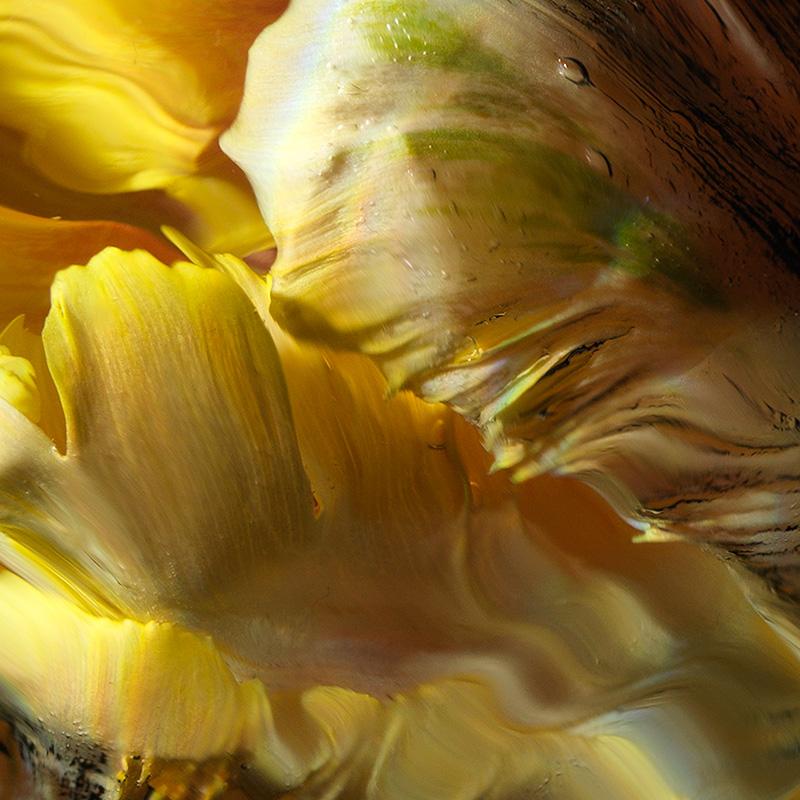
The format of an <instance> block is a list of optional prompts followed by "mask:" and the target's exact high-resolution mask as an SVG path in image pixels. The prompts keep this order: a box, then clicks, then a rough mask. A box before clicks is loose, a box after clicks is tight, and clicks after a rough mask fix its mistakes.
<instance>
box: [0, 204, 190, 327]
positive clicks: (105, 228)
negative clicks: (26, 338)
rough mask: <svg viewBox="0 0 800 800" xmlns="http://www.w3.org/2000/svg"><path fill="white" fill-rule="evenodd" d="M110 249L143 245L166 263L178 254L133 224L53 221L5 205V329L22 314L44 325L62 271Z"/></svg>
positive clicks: (1, 220) (0, 268) (1, 313)
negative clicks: (52, 290)
mask: <svg viewBox="0 0 800 800" xmlns="http://www.w3.org/2000/svg"><path fill="white" fill-rule="evenodd" d="M108 246H115V247H121V248H124V249H132V248H134V247H142V248H145V249H147V250H149V251H150V252H151V253H153V254H154V255H155V256H156V257H158V258H161V259H162V260H164V261H171V260H173V259H174V258H175V257H176V256H177V252H176V251H175V250H173V249H172V248H170V247H169V245H168V244H167V243H166V242H165V241H164V240H163V239H161V238H160V237H156V236H154V235H153V234H152V233H150V232H148V231H144V230H142V229H140V228H134V227H132V226H130V225H123V224H120V223H117V222H108V221H99V220H94V221H67V220H61V219H47V218H42V217H39V216H34V215H31V214H25V213H21V212H19V211H15V210H12V209H10V208H3V207H1V206H0V326H5V325H7V324H8V323H10V322H11V321H12V320H13V319H14V318H15V317H17V316H19V315H20V314H24V315H25V317H26V319H27V320H28V323H29V324H30V325H32V326H35V327H38V326H40V325H41V323H42V322H43V321H44V317H45V314H46V313H47V310H48V308H49V307H50V285H51V283H52V282H53V277H54V276H55V274H56V272H58V270H60V269H63V268H64V267H68V266H70V265H71V264H83V263H86V262H87V261H88V260H89V259H90V258H91V257H92V256H94V255H96V254H97V253H99V252H100V251H101V250H102V249H103V248H104V247H108Z"/></svg>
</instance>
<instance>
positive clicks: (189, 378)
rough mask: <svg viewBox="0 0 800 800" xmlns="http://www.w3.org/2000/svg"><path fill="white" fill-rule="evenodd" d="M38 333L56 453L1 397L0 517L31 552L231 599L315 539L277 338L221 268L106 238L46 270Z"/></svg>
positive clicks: (71, 566) (91, 570) (77, 568)
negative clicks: (60, 431)
mask: <svg viewBox="0 0 800 800" xmlns="http://www.w3.org/2000/svg"><path fill="white" fill-rule="evenodd" d="M44 346H45V350H46V353H47V361H48V364H49V366H50V370H51V372H52V375H53V378H54V381H55V384H56V386H57V388H58V391H59V393H60V396H61V401H62V405H63V408H64V414H65V417H66V431H67V451H66V455H65V456H63V457H62V456H60V455H59V454H58V453H57V451H55V449H54V448H52V446H51V444H50V443H49V442H47V441H46V440H45V437H44V436H43V435H42V434H41V433H40V432H39V431H35V430H30V429H28V428H27V427H26V426H25V425H23V424H22V422H23V421H22V420H21V418H19V416H17V417H16V418H15V417H14V415H13V413H12V412H11V410H9V411H8V412H7V414H6V419H5V423H4V424H5V428H6V433H4V435H3V438H2V442H3V445H2V446H3V448H4V449H5V452H3V453H2V456H3V458H2V459H0V460H2V461H4V462H5V463H6V465H7V466H6V469H5V470H4V472H3V490H4V492H5V493H6V495H7V496H8V497H9V500H8V501H7V502H6V503H5V504H4V506H3V513H4V518H5V522H4V527H6V528H7V529H8V528H10V537H11V539H12V540H13V541H15V542H17V543H20V544H22V545H24V546H25V547H26V548H27V549H28V550H31V551H32V552H33V553H34V554H38V560H39V561H40V562H41V561H44V562H48V561H53V562H55V564H56V567H55V569H56V572H58V571H59V570H62V569H63V571H64V572H65V574H66V575H67V576H68V577H72V576H75V577H76V581H77V584H78V587H77V588H78V589H79V588H80V583H81V580H82V579H81V577H80V575H81V574H82V573H86V574H91V575H93V576H94V583H95V584H96V582H97V581H98V580H99V582H100V583H101V584H102V585H104V586H105V589H104V590H103V592H102V594H103V595H104V598H105V599H106V600H108V598H114V599H115V600H116V601H118V602H119V603H121V604H122V605H123V606H124V607H126V608H128V609H132V610H133V611H134V612H135V613H136V614H137V615H138V616H141V615H142V614H145V613H151V612H152V613H158V610H159V609H161V610H162V611H163V610H164V609H171V610H172V611H171V613H173V614H174V613H180V612H185V611H186V610H187V609H194V610H195V611H197V610H198V609H201V608H203V609H216V608H219V607H220V606H222V607H223V608H229V607H230V604H231V603H232V602H233V600H232V599H231V597H232V592H233V588H234V587H235V588H236V592H237V593H238V594H240V595H242V594H244V593H245V592H246V591H247V588H248V587H249V586H256V585H259V583H260V582H262V581H264V580H265V579H266V578H265V573H266V572H268V570H269V569H270V568H271V567H273V566H274V565H275V563H277V562H279V561H280V560H281V559H282V558H284V559H285V558H286V557H287V554H289V553H291V552H292V551H293V548H297V547H298V546H299V545H300V544H301V543H302V542H303V541H304V540H305V539H306V538H307V536H308V535H309V523H310V521H311V519H312V517H311V511H312V497H311V491H310V488H309V487H308V484H307V481H306V479H305V476H304V474H303V471H302V466H301V463H300V456H299V453H298V451H297V444H296V440H295V435H294V430H293V426H292V423H291V417H290V411H289V405H288V399H287V397H286V390H285V388H284V385H283V377H282V374H281V371H280V365H279V363H278V360H277V354H276V353H275V350H274V346H273V345H272V342H271V340H270V338H269V335H268V334H267V333H266V332H265V331H264V329H263V326H262V325H261V322H260V321H259V320H258V318H257V316H256V315H255V313H254V312H253V310H252V306H251V305H250V304H249V302H248V301H247V299H246V297H244V295H242V293H241V292H240V291H239V289H238V288H237V287H236V285H235V284H234V283H233V282H232V281H231V280H230V279H228V278H227V277H225V276H224V275H221V274H220V273H219V272H216V271H211V270H203V269H200V268H197V267H195V266H192V265H185V264H184V265H180V266H177V267H175V268H174V269H170V268H167V267H165V266H164V265H162V264H160V263H159V262H158V261H157V260H156V259H155V258H153V257H152V256H150V255H149V254H147V253H145V252H143V251H134V252H132V253H123V252H122V251H119V250H115V249H108V250H105V251H104V252H103V253H101V254H100V255H99V256H97V257H96V258H94V259H92V261H90V263H89V265H88V266H87V267H73V268H71V269H69V270H67V271H65V272H62V273H60V274H59V275H58V277H57V278H56V281H55V284H54V288H53V308H52V310H51V312H50V314H49V315H48V319H47V322H46V324H45V329H44ZM31 486H33V487H35V488H33V489H31ZM51 551H54V552H55V553H56V554H58V553H60V554H61V555H60V557H58V558H53V553H52V552H51ZM223 576H224V579H223ZM90 583H91V582H90ZM226 596H227V598H228V599H227V600H226V599H225V597H226Z"/></svg>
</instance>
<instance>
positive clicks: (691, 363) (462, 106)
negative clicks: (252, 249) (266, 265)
mask: <svg viewBox="0 0 800 800" xmlns="http://www.w3.org/2000/svg"><path fill="white" fill-rule="evenodd" d="M685 5H686V6H687V10H686V13H687V15H688V17H689V18H690V19H691V24H692V25H693V26H695V28H696V30H697V31H700V32H703V33H709V35H713V36H717V33H716V28H715V29H714V30H715V32H714V33H713V34H711V33H710V32H709V31H708V28H709V26H710V25H711V26H714V25H716V23H714V22H712V21H711V18H710V17H708V18H706V16H704V15H703V14H699V13H697V12H696V10H695V9H694V6H693V4H691V3H688V4H685ZM496 11H497V10H496V9H495V8H494V6H493V5H492V4H491V3H481V2H476V3H463V2H461V0H435V2H424V3H423V2H408V3H402V4H398V3H396V2H393V1H392V0H379V2H363V0H348V1H347V2H344V3H340V4H338V5H336V7H335V8H333V7H332V6H331V5H330V4H329V3H327V2H322V1H321V0H297V2H295V3H293V4H292V6H291V8H290V9H289V11H288V12H287V13H286V15H284V17H283V18H282V19H281V20H279V21H278V22H277V23H276V24H275V25H274V26H271V27H269V28H267V29H266V30H265V31H264V33H263V34H262V35H261V37H260V38H259V40H258V41H257V42H256V44H255V45H254V47H253V50H252V54H251V61H250V65H249V69H248V76H247V83H246V90H245V97H244V100H243V104H242V108H241V111H240V115H239V118H238V119H237V121H236V122H235V124H234V125H233V127H232V128H231V129H230V131H228V132H227V133H226V134H225V136H224V137H223V139H222V146H223V148H224V149H225V150H226V152H228V153H230V154H231V156H232V157H233V158H234V159H235V160H236V161H237V162H238V163H239V164H241V165H242V167H243V169H244V170H245V172H246V173H247V174H248V176H249V177H250V179H251V181H252V183H253V185H254V187H255V190H256V193H257V195H258V197H259V201H260V204H261V207H262V208H263V209H264V212H265V216H266V220H267V223H268V225H269V226H270V229H271V230H272V232H273V234H274V235H275V238H276V242H277V248H278V259H277V261H276V262H275V265H274V266H273V269H272V274H273V276H274V284H273V304H272V313H273V315H274V316H275V318H276V320H278V322H279V323H280V324H281V325H282V326H284V327H286V328H287V329H288V330H289V331H290V332H291V333H292V334H293V335H296V336H299V337H303V338H308V339H313V340H315V341H317V342H324V343H326V344H328V345H333V346H336V347H341V348H346V349H351V350H358V351H360V352H362V353H366V354H368V355H370V356H371V357H373V358H374V359H375V360H376V362H377V363H378V364H379V365H380V367H381V369H382V370H383V372H384V374H385V375H386V377H387V378H388V380H389V382H390V384H391V385H392V386H393V387H394V388H398V387H405V388H410V389H412V390H413V391H414V392H416V393H417V394H419V395H420V396H422V397H424V398H425V399H427V400H429V401H437V402H445V403H448V404H449V405H451V406H452V407H453V408H455V409H456V410H457V411H459V412H460V413H461V414H463V415H464V416H465V417H466V418H467V419H469V420H470V421H472V422H474V423H475V424H477V425H478V426H479V427H480V428H481V430H482V432H483V435H484V439H485V441H486V444H487V446H488V447H489V448H490V449H491V450H492V451H493V453H494V456H495V463H496V467H497V468H508V469H513V470H514V476H515V478H516V479H517V480H525V479H527V478H530V477H531V476H534V475H537V474H540V473H542V472H547V471H552V472H558V473H569V474H573V475H577V476H579V477H581V478H582V479H584V480H587V481H589V482H590V483H591V484H593V485H594V486H595V487H597V488H599V489H600V490H601V491H602V492H603V493H604V495H605V496H606V497H607V498H608V499H609V500H610V501H612V502H613V504H614V505H615V506H616V507H617V508H618V510H619V511H620V513H622V514H623V515H624V516H625V517H626V518H629V519H633V520H635V521H636V523H637V524H638V525H639V526H641V527H642V528H643V529H644V530H646V531H648V532H649V534H650V535H651V536H657V535H662V536H663V535H672V536H676V535H678V536H688V537H692V538H695V539H698V540H700V541H702V542H714V543H715V544H719V545H721V546H723V547H725V548H727V549H728V550H729V551H731V552H733V553H735V554H736V555H737V556H740V557H742V558H743V559H745V560H746V561H747V562H748V563H749V565H750V566H751V567H752V568H753V569H754V570H756V571H758V572H760V573H763V574H765V575H766V576H767V577H768V579H769V580H770V581H771V583H772V584H773V585H774V586H775V587H776V588H778V589H779V590H781V591H782V592H784V593H786V594H790V595H794V596H796V597H800V556H799V555H798V554H797V553H795V552H794V549H793V547H792V546H791V545H790V544H789V542H788V541H787V538H791V537H792V536H793V535H794V533H796V531H797V526H798V524H800V515H799V514H798V509H797V505H796V502H795V498H796V493H797V490H798V486H800V472H798V465H800V425H798V424H796V423H797V420H799V419H800V401H798V399H797V398H798V397H799V396H800V386H799V385H798V380H799V378H800V374H799V373H798V370H797V369H796V368H794V367H793V366H792V365H793V364H795V363H797V360H798V358H800V325H798V317H797V314H796V305H797V297H798V296H800V295H798V291H800V289H799V288H798V281H797V278H796V275H793V274H792V270H794V269H795V261H796V258H795V257H794V255H793V254H794V252H795V251H794V250H793V248H794V247H795V246H796V239H797V237H796V236H794V235H790V234H789V233H788V231H790V230H793V227H792V226H793V224H794V223H793V222H792V215H793V212H791V211H788V210H787V209H796V208H797V206H796V204H797V197H796V193H792V192H791V191H790V189H789V188H788V187H789V186H791V180H790V176H789V175H788V172H787V170H786V166H785V165H786V163H787V162H786V161H785V159H784V156H783V155H782V153H783V152H784V148H791V147H793V145H791V144H790V142H791V141H792V136H791V130H792V126H793V125H795V127H796V116H797V115H796V113H794V112H791V113H789V114H788V115H787V114H786V113H785V112H784V111H783V107H780V108H779V107H778V104H777V101H776V99H775V98H773V97H772V96H771V99H770V101H769V106H768V107H769V108H770V109H773V110H774V111H775V117H776V126H777V128H778V129H779V130H780V131H781V132H782V136H783V138H781V137H780V136H779V137H778V138H777V139H776V140H775V141H770V142H768V141H766V140H764V138H763V135H762V133H760V132H759V130H757V129H759V128H761V129H765V130H766V129H770V130H771V125H772V115H771V114H770V115H767V112H764V117H763V119H762V123H763V124H758V125H756V124H753V120H754V119H755V117H754V115H753V114H752V113H749V114H748V113H745V109H743V108H742V102H743V101H742V95H741V92H740V91H738V90H736V91H733V90H731V89H730V87H727V88H725V89H722V88H720V92H722V94H723V95H724V96H725V98H726V102H725V103H722V104H720V103H717V102H715V103H714V104H713V105H714V106H715V108H716V109H717V110H716V111H715V114H718V115H719V118H718V119H717V124H718V125H719V128H718V129H719V130H725V131H735V132H736V133H735V135H734V134H731V136H732V137H733V139H736V140H739V139H738V137H741V140H742V141H748V142H749V141H757V142H758V143H759V144H758V146H754V149H753V152H752V153H750V152H749V151H748V155H747V156H746V157H745V156H743V155H742V152H740V151H737V150H736V149H735V148H733V146H732V145H731V144H730V141H732V140H731V138H730V137H729V136H728V135H726V136H725V137H721V139H724V141H722V140H721V141H719V142H718V143H717V142H715V144H714V146H711V145H709V144H708V142H706V141H705V140H703V141H700V139H701V138H702V137H697V138H694V137H692V138H689V139H687V137H688V136H690V134H688V133H687V128H686V120H687V119H688V120H690V124H689V128H692V126H693V125H694V126H696V129H697V130H700V129H701V128H702V127H703V126H705V125H706V124H707V116H706V113H707V109H708V103H707V102H706V99H705V98H706V96H707V91H708V86H707V85H706V84H705V83H703V82H698V80H697V75H700V74H706V72H705V71H704V70H707V71H708V73H709V74H717V73H718V72H719V71H721V70H722V71H724V70H723V68H722V67H721V66H720V64H719V63H718V62H713V61H710V60H709V59H711V53H712V52H713V53H716V51H715V50H714V49H713V48H707V47H704V46H703V47H700V48H695V47H693V46H692V45H689V44H687V43H686V42H685V41H684V39H683V38H681V39H680V41H677V40H676V39H675V37H676V35H677V34H676V32H675V28H674V26H672V25H667V24H664V22H663V18H661V17H657V18H654V19H651V18H650V16H649V15H641V14H639V13H638V12H636V11H635V10H634V7H633V5H628V6H626V7H625V9H624V10H620V11H619V18H617V17H614V18H613V19H612V18H610V17H609V18H608V19H607V27H606V26H603V25H600V26H599V27H598V24H599V23H597V22H596V21H590V20H588V19H587V18H586V16H584V10H582V9H581V8H580V7H578V8H577V10H576V11H575V14H576V19H578V20H579V21H580V22H579V23H574V20H573V18H572V17H569V16H567V14H566V12H553V14H544V13H541V12H540V11H539V10H537V9H533V8H531V7H530V5H529V4H524V3H523V4H517V5H513V4H507V5H504V6H503V11H502V13H499V12H497V13H496ZM598 13H599V12H598ZM603 13H605V12H603ZM608 13H609V14H610V13H611V12H610V11H609V12H608ZM731 14H732V17H733V18H734V19H737V20H738V23H737V26H738V28H737V29H740V30H745V29H749V28H750V26H751V24H752V28H753V29H756V30H760V29H761V27H760V26H761V23H760V22H758V21H757V20H753V19H752V17H753V15H752V13H751V12H750V11H748V10H747V9H744V8H743V9H741V10H737V11H736V12H733V11H732V12H731ZM576 24H578V25H579V26H584V27H578V28H577V29H576V27H575V25H576ZM576 30H585V31H586V35H585V41H584V40H583V39H582V38H581V37H580V36H579V35H576ZM631 30H635V31H636V32H637V34H636V38H637V41H647V42H648V43H651V44H652V46H651V44H648V46H647V47H627V46H620V47H617V46H616V45H617V44H619V43H620V42H621V43H622V45H625V43H626V41H627V40H626V38H625V37H626V35H627V33H626V32H627V31H631ZM761 33H762V34H763V36H764V39H765V41H767V42H768V43H769V47H768V50H769V52H770V53H771V54H774V55H775V58H776V63H782V61H783V58H784V56H782V55H781V52H780V51H781V48H780V47H777V46H775V47H773V45H774V44H775V42H774V41H772V37H773V34H771V33H769V32H767V31H763V30H761ZM693 41H696V42H703V41H705V38H704V37H703V36H702V35H700V33H698V35H697V37H696V39H694V40H693ZM595 42H596V43H597V46H596V48H593V47H592V43H595ZM750 42H751V40H750V39H747V41H746V42H745V41H744V40H741V39H738V38H733V39H729V40H726V44H725V47H724V48H723V50H724V52H725V58H726V59H728V60H730V62H731V64H735V65H736V69H737V70H740V69H741V70H742V71H744V72H745V75H744V76H741V75H740V76H739V77H741V79H742V80H744V81H745V82H747V83H748V85H750V86H751V88H752V89H753V91H754V92H755V91H756V89H755V87H756V86H757V85H759V82H760V81H762V80H765V77H764V69H765V68H764V67H763V65H761V62H759V64H756V63H754V62H753V61H752V58H751V44H748V43H750ZM686 47H689V60H688V61H685V60H680V59H675V58H674V57H673V54H674V52H675V50H676V48H678V49H679V48H686ZM561 48H564V49H561ZM681 52H684V51H683V50H681ZM609 53H622V54H624V58H623V63H625V64H627V65H628V66H629V67H630V69H629V70H628V71H626V70H625V69H623V68H622V67H620V64H619V63H618V62H617V61H610V60H609V59H610V58H611V57H610V56H608V54H609ZM659 53H661V54H668V55H663V57H664V58H665V59H670V63H672V62H673V61H674V62H675V68H676V70H677V71H678V73H679V74H680V75H681V78H680V79H676V81H675V82H674V83H672V82H670V81H668V80H667V79H666V77H665V76H666V74H667V73H666V72H665V71H664V70H663V69H662V68H661V67H658V68H656V66H655V64H656V63H660V62H655V61H654V60H653V59H654V58H658V54H659ZM578 54H580V56H583V58H581V57H580V56H579V55H578ZM566 56H568V58H567V57H566ZM584 59H585V60H584ZM628 59H630V60H628ZM587 64H589V65H594V64H598V74H597V75H595V78H596V79H597V81H598V83H595V82H594V79H593V78H590V77H589V73H588V72H587V66H586V65H587ZM691 64H697V65H702V66H698V67H697V69H696V70H695V71H694V72H692V70H691V68H690V66H687V65H691ZM742 64H747V65H748V67H747V69H745V68H743V67H742ZM768 71H769V70H767V72H768ZM592 72H593V70H592ZM614 73H616V76H618V75H619V74H624V75H626V80H628V78H629V79H630V81H631V85H632V86H637V85H638V84H637V82H638V81H639V80H642V81H644V78H643V76H644V75H651V74H652V77H653V80H654V82H655V86H656V87H657V89H658V91H657V94H658V96H659V97H662V99H663V98H665V97H670V98H672V101H671V102H673V106H674V108H676V109H677V111H676V112H675V114H674V115H675V117H679V118H680V119H681V120H683V123H682V124H683V127H680V125H671V126H668V130H666V131H665V130H664V123H663V121H662V120H661V119H660V118H654V117H653V114H654V112H653V109H652V108H651V107H648V106H647V105H646V104H642V105H639V104H637V103H634V104H633V107H634V108H635V109H636V115H634V116H629V115H628V113H627V110H628V109H629V108H630V107H631V106H630V103H631V102H632V101H631V98H630V96H629V94H628V91H627V90H626V89H624V88H622V86H621V84H620V82H619V80H618V77H615V74H614ZM668 74H669V75H670V76H671V75H672V72H671V71H668ZM601 81H604V82H603V83H601ZM676 86H681V87H684V86H685V87H686V88H685V91H683V92H682V93H679V94H678V95H675V94H674V93H675V91H676V89H675V87H676ZM639 88H640V91H641V93H642V96H646V97H650V96H652V94H653V92H654V89H653V87H652V86H650V85H649V84H644V85H642V86H641V87H639ZM662 90H663V94H662ZM791 93H792V90H791V89H790V88H787V89H786V96H787V97H789V96H791ZM776 96H777V93H776ZM784 99H785V98H784ZM664 102H666V100H664ZM795 105H796V104H795ZM795 105H792V103H791V101H790V100H787V101H786V106H787V107H788V106H791V108H793V109H794V108H795ZM622 110H625V111H626V113H625V114H623V113H622ZM740 112H741V113H740ZM630 113H631V114H633V112H630ZM793 120H794V122H793ZM751 137H752V139H751ZM776 142H779V144H776ZM762 145H763V146H762ZM684 151H686V152H688V153H690V154H691V158H690V159H684V158H682V157H681V156H678V155H676V154H680V153H683V152H684ZM721 152H724V153H726V155H727V157H728V158H729V159H730V161H731V162H732V163H735V164H737V169H739V170H740V171H741V174H747V175H749V176H751V178H752V180H748V183H747V186H748V193H747V201H746V202H745V201H744V200H742V196H743V195H742V188H741V186H742V184H741V182H740V180H738V179H737V180H734V179H732V178H731V177H730V176H731V175H732V174H733V173H731V172H728V173H724V174H723V173H720V172H719V170H720V166H719V165H720V163H721V159H722V156H721V155H720V154H721ZM698 165H699V166H698ZM754 165H757V166H754ZM761 167H763V168H764V170H765V172H764V173H763V174H762V172H761ZM765 174H770V175H780V176H781V179H780V180H778V179H777V178H776V183H777V185H778V186H779V189H778V190H777V194H776V195H773V194H772V190H771V189H770V187H769V185H768V182H767V180H766V179H765V178H764V175H765ZM710 176H715V177H714V178H712V177H710ZM676 181H677V182H678V183H676ZM678 184H679V185H678ZM676 193H678V194H677V196H678V197H679V198H680V199H679V201H676ZM721 198H724V199H721ZM794 216H795V217H796V216H797V215H796V214H794ZM742 219H744V220H745V221H746V222H745V223H742V221H741V220H742ZM775 220H781V222H780V223H776V222H775ZM778 229H780V230H783V231H784V232H785V233H786V235H785V236H783V237H781V236H777V237H776V235H775V231H776V230H778ZM743 234H744V235H743ZM717 241H718V242H720V243H724V244H723V245H719V246H718V245H717V244H715V242H717ZM787 255H788V256H789V257H788V258H787V257H786V256H787ZM734 368H735V370H736V374H735V375H733V374H732V373H731V371H730V370H731V369H734ZM726 376H727V377H726Z"/></svg>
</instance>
